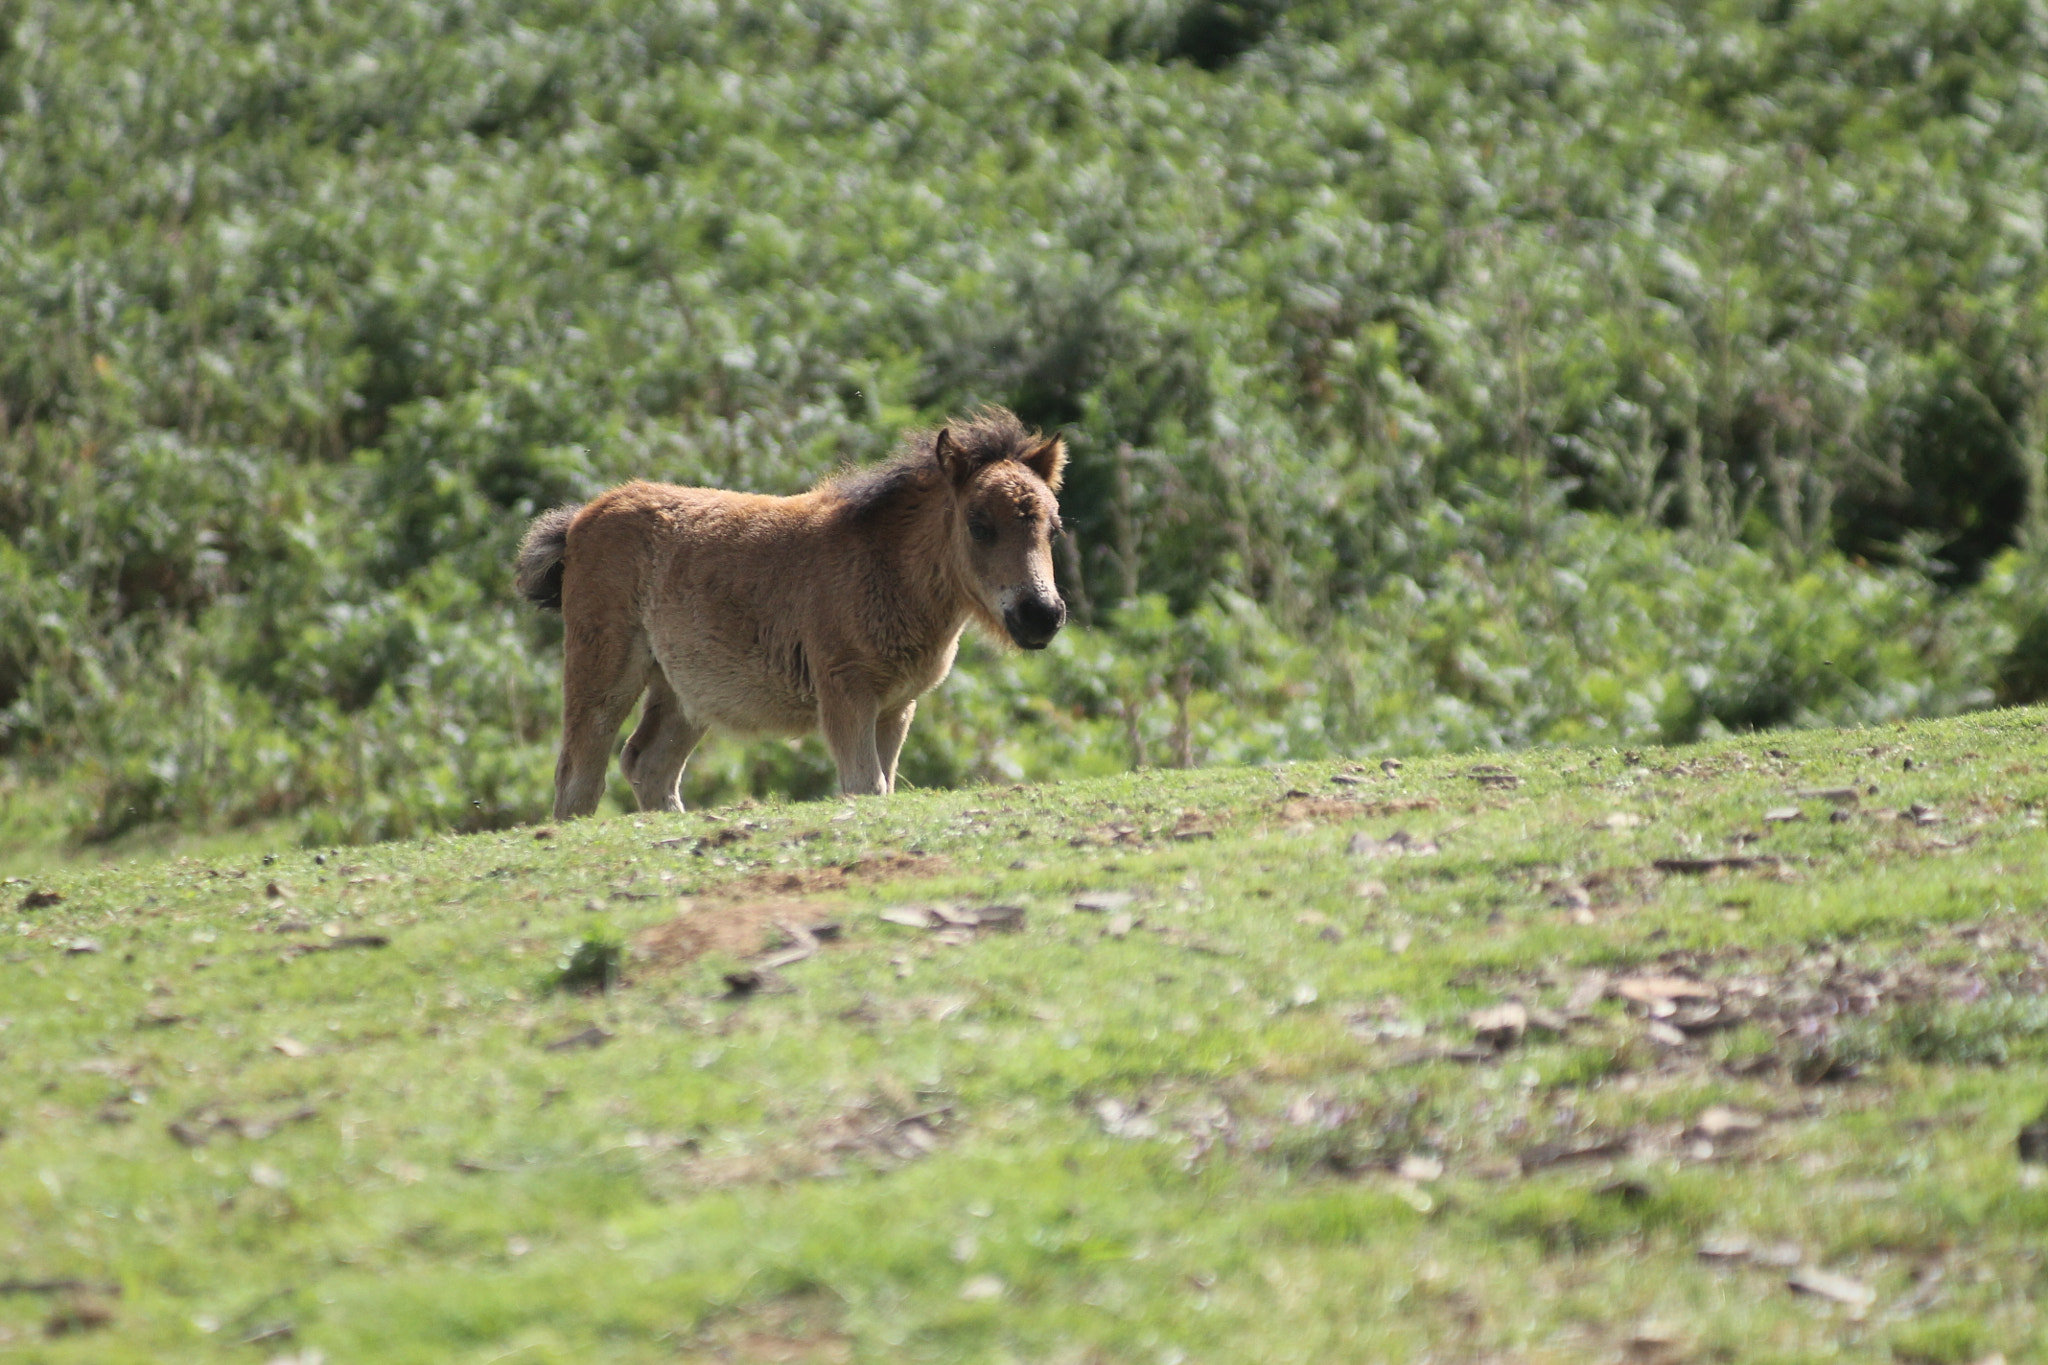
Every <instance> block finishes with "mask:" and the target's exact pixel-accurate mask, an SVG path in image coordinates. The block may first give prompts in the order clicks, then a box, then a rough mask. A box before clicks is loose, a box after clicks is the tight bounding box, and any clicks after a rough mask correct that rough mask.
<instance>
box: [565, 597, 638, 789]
mask: <svg viewBox="0 0 2048 1365" xmlns="http://www.w3.org/2000/svg"><path fill="white" fill-rule="evenodd" d="M572 605H573V604H572ZM565 614H566V613H565ZM653 671H654V659H653V658H652V656H650V655H649V654H648V653H647V646H646V645H645V644H644V643H643V642H641V641H639V640H637V639H635V638H633V637H631V636H629V635H626V634H625V633H624V632H610V631H604V630H578V629H577V628H576V621H575V618H574V617H573V616H571V618H570V627H569V632H568V636H567V638H566V639H565V640H564V641H563V650H562V756H561V757H560V758H559V759H558V760H556V762H555V818H556V819H557V820H573V819H575V818H576V817H577V816H579V815H589V814H590V813H591V812H593V811H595V810H596V809H597V803H598V801H599V800H601V799H602V798H603V796H604V780H605V777H604V775H605V769H606V768H607V767H608V766H609V765H610V761H611V755H612V741H613V740H615V739H617V738H618V737H619V726H620V725H621V724H623V723H624V722H625V719H626V713H627V712H629V711H631V710H632V709H633V703H634V701H636V700H637V699H638V698H639V696H640V692H641V689H642V688H644V687H645V686H646V685H647V677H648V674H649V673H650V672H653Z"/></svg>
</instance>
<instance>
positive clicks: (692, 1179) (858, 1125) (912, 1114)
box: [676, 1093, 959, 1189]
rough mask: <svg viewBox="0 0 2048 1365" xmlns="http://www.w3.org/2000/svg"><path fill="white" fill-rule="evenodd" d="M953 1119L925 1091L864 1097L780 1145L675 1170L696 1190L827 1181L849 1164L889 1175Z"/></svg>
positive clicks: (931, 1144)
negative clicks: (788, 1182)
mask: <svg viewBox="0 0 2048 1365" xmlns="http://www.w3.org/2000/svg"><path fill="white" fill-rule="evenodd" d="M958 1126H959V1120H958V1117H957V1115H956V1114H955V1112H954V1109H953V1106H952V1104H951V1103H949V1102H947V1101H946V1100H944V1099H942V1098H936V1097H933V1096H931V1095H929V1094H926V1095H921V1096H920V1095H912V1094H908V1093H905V1094H898V1095H893V1096H892V1095H880V1094H876V1095H863V1096H861V1097H859V1098H857V1099H854V1100H851V1101H849V1102H847V1103H845V1104H842V1105H841V1106H840V1107H839V1108H838V1109H836V1110H834V1111H833V1112H832V1113H830V1114H827V1115H825V1116H824V1117H823V1118H821V1119H819V1120H817V1121H815V1122H813V1123H810V1124H809V1125H807V1126H806V1127H804V1128H802V1129H800V1130H798V1131H797V1132H795V1133H792V1134H791V1135H790V1136H788V1137H786V1138H784V1139H783V1140H780V1141H770V1142H768V1143H765V1144H763V1145H761V1146H759V1147H756V1148H754V1149H752V1150H747V1151H734V1152H725V1153H717V1154H711V1155H697V1154H693V1155H691V1156H690V1157H689V1159H688V1160H686V1161H684V1162H683V1163H682V1165H681V1166H680V1167H679V1168H678V1169H677V1171H676V1174H677V1175H679V1176H680V1177H681V1178H682V1180H683V1182H684V1183H685V1184H687V1185H688V1186H690V1187H692V1188H696V1189H707V1188H709V1189H725V1188H731V1187H733V1186H737V1185H752V1184H759V1183H762V1182H769V1183H777V1184H779V1183H783V1182H787V1181H791V1180H816V1179H826V1178H830V1177H834V1176H838V1175H842V1174H844V1173H845V1171H846V1169H847V1167H848V1166H849V1165H852V1166H858V1167H865V1168H867V1169H869V1170H881V1171H887V1170H893V1169H895V1168H896V1167H898V1166H903V1165H907V1164H908V1163H910V1162H913V1161H917V1160H919V1159H921V1158H923V1157H927V1156H930V1155H931V1154H932V1153H933V1152H936V1151H938V1150H939V1149H940V1148H941V1147H943V1146H944V1145H945V1144H946V1143H947V1142H948V1141H950V1140H951V1138H952V1136H953V1134H954V1132H955V1130H956V1129H957V1128H958Z"/></svg>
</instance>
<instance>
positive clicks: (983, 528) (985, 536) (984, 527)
mask: <svg viewBox="0 0 2048 1365" xmlns="http://www.w3.org/2000/svg"><path fill="white" fill-rule="evenodd" d="M967 534H968V535H970V536H973V537H974V543H975V544H976V545H993V544H994V543H995V539H996V528H995V527H993V526H991V525H989V524H988V523H987V522H985V521H982V520H981V519H980V518H978V517H977V518H975V519H973V520H971V521H969V522H968V523H967Z"/></svg>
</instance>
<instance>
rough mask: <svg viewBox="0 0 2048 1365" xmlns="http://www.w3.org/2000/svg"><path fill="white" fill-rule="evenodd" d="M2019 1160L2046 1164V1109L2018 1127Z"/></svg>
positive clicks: (2047, 1151)
mask: <svg viewBox="0 0 2048 1365" xmlns="http://www.w3.org/2000/svg"><path fill="white" fill-rule="evenodd" d="M2019 1147H2020V1160H2021V1161H2029V1162H2033V1163H2034V1164H2036V1165H2042V1166H2048V1110H2044V1111H2043V1112H2042V1114H2041V1117H2039V1118H2037V1119H2035V1120H2034V1121H2033V1122H2032V1123H2030V1124H2028V1125H2026V1126H2025V1127H2024V1128H2022V1129H2020V1141H2019Z"/></svg>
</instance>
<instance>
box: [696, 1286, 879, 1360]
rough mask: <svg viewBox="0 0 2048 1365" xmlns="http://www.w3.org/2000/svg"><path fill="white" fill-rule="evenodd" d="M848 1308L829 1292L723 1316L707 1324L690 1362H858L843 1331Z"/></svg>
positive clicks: (793, 1296) (786, 1298) (789, 1297)
mask: <svg viewBox="0 0 2048 1365" xmlns="http://www.w3.org/2000/svg"><path fill="white" fill-rule="evenodd" d="M844 1315H845V1306H844V1305H843V1304H842V1303H840V1301H839V1300H838V1299H836V1298H834V1297H832V1296H831V1295H829V1294H826V1293H824V1292H812V1293H804V1294H791V1295H786V1296H784V1297H782V1298H778V1299H773V1300H770V1301H769V1302H767V1303H764V1304H759V1305H755V1306H753V1307H750V1308H745V1309H737V1310H734V1311H732V1312H730V1313H722V1314H720V1315H719V1316H717V1317H716V1318H714V1319H712V1320H711V1321H710V1322H708V1323H706V1324H705V1325H704V1327H703V1328H702V1330H700V1331H699V1332H698V1333H697V1336H696V1338H695V1339H694V1340H693V1341H692V1342H691V1343H690V1345H689V1347H688V1348H687V1349H686V1351H685V1353H684V1355H683V1359H684V1360H685V1361H690V1362H696V1361H714V1360H715V1361H721V1362H723V1361H733V1362H755V1361H760V1362H768V1361H774V1362H780V1363H782V1365H841V1363H842V1362H844V1361H849V1360H852V1359H853V1338H852V1337H850V1336H848V1335H847V1334H846V1333H845V1332H844V1331H842V1330H841V1322H840V1320H841V1318H843V1317H844Z"/></svg>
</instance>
